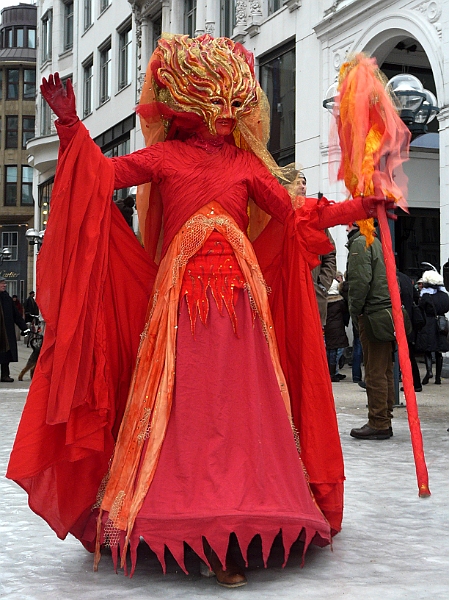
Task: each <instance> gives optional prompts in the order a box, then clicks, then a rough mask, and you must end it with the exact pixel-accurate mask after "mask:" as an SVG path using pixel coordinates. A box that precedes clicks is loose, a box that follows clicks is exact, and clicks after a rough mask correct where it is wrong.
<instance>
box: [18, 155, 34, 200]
mask: <svg viewBox="0 0 449 600" xmlns="http://www.w3.org/2000/svg"><path fill="white" fill-rule="evenodd" d="M21 204H22V206H32V205H33V168H32V167H28V166H25V165H22V199H21Z"/></svg>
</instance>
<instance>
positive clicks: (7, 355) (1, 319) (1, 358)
mask: <svg viewBox="0 0 449 600" xmlns="http://www.w3.org/2000/svg"><path fill="white" fill-rule="evenodd" d="M0 311H1V313H2V314H1V316H0V349H1V350H2V351H1V352H0V368H1V372H0V380H1V381H2V382H6V383H10V382H12V381H14V379H13V378H12V377H11V376H10V372H9V363H11V362H18V360H19V358H18V354H17V340H16V332H15V328H14V324H16V325H17V326H18V327H19V328H20V330H21V331H25V330H26V329H27V324H26V322H25V321H24V319H23V318H22V317H21V316H20V314H19V313H18V311H17V308H16V307H15V306H14V302H13V299H12V298H11V296H10V295H9V294H8V292H7V291H6V281H5V279H4V278H2V277H0Z"/></svg>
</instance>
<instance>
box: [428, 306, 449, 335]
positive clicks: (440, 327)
mask: <svg viewBox="0 0 449 600" xmlns="http://www.w3.org/2000/svg"><path fill="white" fill-rule="evenodd" d="M431 300H432V306H433V312H434V313H435V320H436V323H437V331H438V333H441V334H442V335H447V334H448V333H449V321H448V320H447V318H446V317H445V316H444V315H439V314H437V311H436V309H435V304H434V303H433V298H432V299H431Z"/></svg>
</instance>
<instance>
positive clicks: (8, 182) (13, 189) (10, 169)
mask: <svg viewBox="0 0 449 600" xmlns="http://www.w3.org/2000/svg"><path fill="white" fill-rule="evenodd" d="M5 170H6V177H5V206H15V205H16V204H17V167H16V166H9V165H8V166H6V167H5Z"/></svg>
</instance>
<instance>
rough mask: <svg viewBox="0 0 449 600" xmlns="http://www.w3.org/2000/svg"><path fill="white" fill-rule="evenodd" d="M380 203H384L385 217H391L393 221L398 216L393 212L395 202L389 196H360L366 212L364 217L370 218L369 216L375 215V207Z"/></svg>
mask: <svg viewBox="0 0 449 600" xmlns="http://www.w3.org/2000/svg"><path fill="white" fill-rule="evenodd" d="M380 204H385V210H386V213H387V217H388V218H389V219H393V221H396V219H397V218H398V216H397V215H395V214H394V209H395V206H396V204H395V202H394V200H392V199H391V198H385V196H382V197H377V196H365V197H364V198H362V205H363V208H364V209H365V212H366V218H367V219H370V218H371V217H377V207H378V206H379V205H380Z"/></svg>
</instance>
